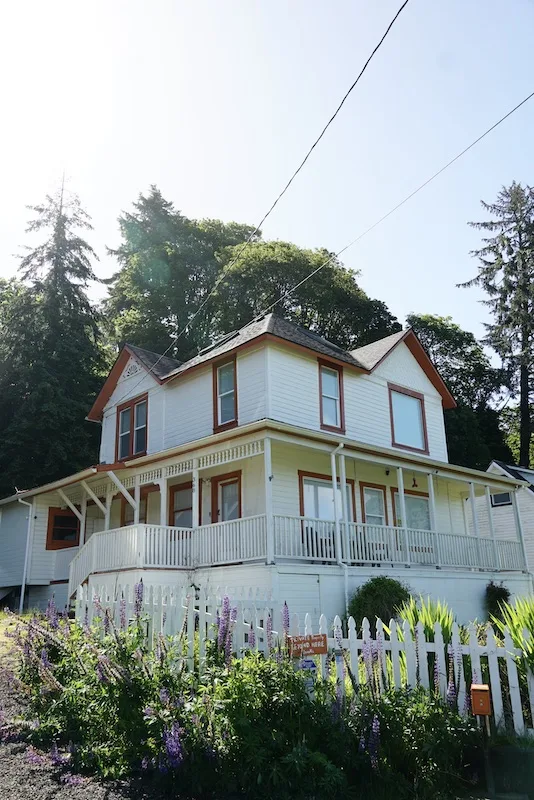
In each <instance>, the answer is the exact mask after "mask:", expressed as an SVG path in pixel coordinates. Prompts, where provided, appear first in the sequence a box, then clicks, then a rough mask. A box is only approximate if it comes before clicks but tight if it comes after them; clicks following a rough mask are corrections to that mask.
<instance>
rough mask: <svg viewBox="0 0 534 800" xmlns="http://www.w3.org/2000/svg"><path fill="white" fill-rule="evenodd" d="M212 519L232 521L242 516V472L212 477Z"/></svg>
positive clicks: (213, 520)
mask: <svg viewBox="0 0 534 800" xmlns="http://www.w3.org/2000/svg"><path fill="white" fill-rule="evenodd" d="M211 504H212V508H211V521H212V522H230V521H231V520H234V519H239V518H240V517H241V472H234V473H231V474H227V475H218V476H216V477H215V478H212V494H211Z"/></svg>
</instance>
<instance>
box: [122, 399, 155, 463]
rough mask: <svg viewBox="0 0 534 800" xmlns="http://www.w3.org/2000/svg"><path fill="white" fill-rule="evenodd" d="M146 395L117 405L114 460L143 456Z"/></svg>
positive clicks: (146, 410)
mask: <svg viewBox="0 0 534 800" xmlns="http://www.w3.org/2000/svg"><path fill="white" fill-rule="evenodd" d="M147 429H148V395H146V394H145V395H143V396H142V397H136V398H134V399H133V400H129V401H128V402H127V403H122V405H120V406H118V407H117V443H116V451H115V460H116V461H124V460H125V459H127V458H133V457H134V456H144V455H145V454H146V446H147Z"/></svg>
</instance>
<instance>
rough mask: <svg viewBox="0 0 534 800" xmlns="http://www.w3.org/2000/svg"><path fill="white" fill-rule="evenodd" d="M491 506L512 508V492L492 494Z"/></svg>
mask: <svg viewBox="0 0 534 800" xmlns="http://www.w3.org/2000/svg"><path fill="white" fill-rule="evenodd" d="M491 505H492V506H493V507H494V508H496V507H497V506H511V505H512V496H511V494H510V492H499V493H498V494H492V495H491Z"/></svg>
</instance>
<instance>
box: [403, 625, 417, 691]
mask: <svg viewBox="0 0 534 800" xmlns="http://www.w3.org/2000/svg"><path fill="white" fill-rule="evenodd" d="M402 633H403V636H404V652H405V653H406V680H407V684H408V686H412V687H413V686H415V685H416V683H417V668H416V663H415V646H414V641H413V639H412V629H411V628H410V625H409V623H408V621H407V620H404V622H403V623H402Z"/></svg>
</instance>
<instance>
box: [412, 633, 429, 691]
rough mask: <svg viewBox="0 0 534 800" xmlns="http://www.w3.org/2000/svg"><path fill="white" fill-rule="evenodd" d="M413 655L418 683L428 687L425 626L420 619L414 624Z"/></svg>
mask: <svg viewBox="0 0 534 800" xmlns="http://www.w3.org/2000/svg"><path fill="white" fill-rule="evenodd" d="M415 656H416V659H417V672H418V673H419V683H420V684H421V686H422V687H423V688H424V689H429V688H430V683H429V680H428V657H427V650H426V636H425V628H424V625H423V623H422V622H421V620H419V622H418V623H417V625H416V626H415Z"/></svg>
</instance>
